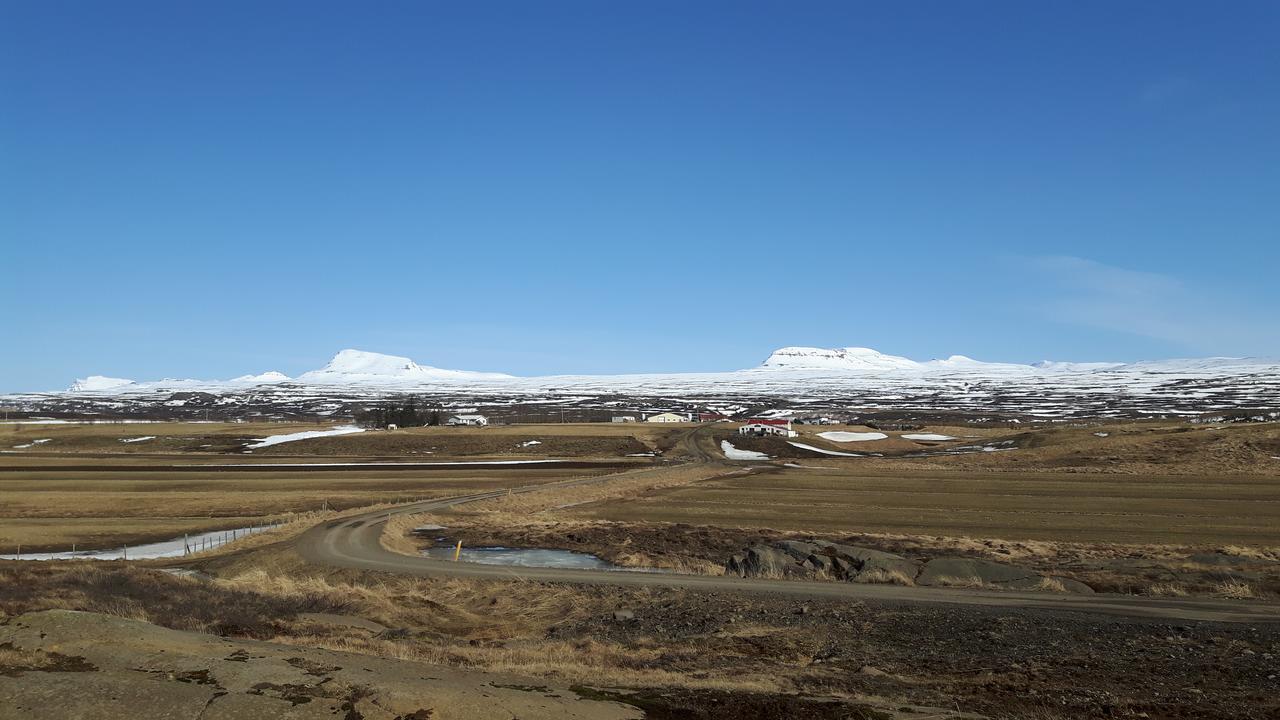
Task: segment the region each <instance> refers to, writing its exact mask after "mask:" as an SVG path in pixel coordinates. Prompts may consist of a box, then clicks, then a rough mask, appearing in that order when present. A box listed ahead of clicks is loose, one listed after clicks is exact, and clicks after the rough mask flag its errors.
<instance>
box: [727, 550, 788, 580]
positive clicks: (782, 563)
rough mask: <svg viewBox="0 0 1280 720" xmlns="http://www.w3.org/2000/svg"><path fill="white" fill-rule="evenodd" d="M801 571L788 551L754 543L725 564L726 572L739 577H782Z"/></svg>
mask: <svg viewBox="0 0 1280 720" xmlns="http://www.w3.org/2000/svg"><path fill="white" fill-rule="evenodd" d="M799 571H800V565H799V564H798V563H797V562H796V561H795V559H793V558H792V557H791V555H789V554H788V553H787V552H786V551H783V550H779V549H777V548H772V547H769V546H767V545H752V546H751V547H749V548H747V550H746V552H744V553H740V554H738V555H734V556H733V557H731V558H729V562H728V563H726V564H725V572H726V573H729V574H732V575H737V576H738V577H761V576H763V577H781V576H783V575H788V574H795V573H797V572H799Z"/></svg>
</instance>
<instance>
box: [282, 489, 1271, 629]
mask: <svg viewBox="0 0 1280 720" xmlns="http://www.w3.org/2000/svg"><path fill="white" fill-rule="evenodd" d="M605 479H606V478H598V477H596V478H583V479H580V480H573V481H568V482H566V483H563V484H564V485H576V484H587V483H593V482H601V481H603V480H605ZM541 487H543V488H545V487H546V486H545V485H544V486H541ZM535 489H538V488H537V487H530V488H527V489H516V490H513V491H512V492H516V493H519V492H528V491H531V490H535ZM506 493H507V491H505V490H501V491H494V492H485V493H477V494H474V495H463V496H458V497H453V498H445V499H440V500H432V501H427V502H422V503H415V504H413V505H406V506H404V507H402V508H398V509H396V510H394V511H391V512H387V511H379V512H375V513H368V514H365V515H360V516H356V517H351V518H347V519H344V520H339V521H333V522H329V523H326V524H323V525H320V526H317V527H315V528H313V529H312V530H309V531H308V532H306V533H305V534H303V535H302V536H301V537H300V538H298V540H297V541H296V549H297V551H298V553H299V554H300V555H302V557H303V558H305V559H306V560H308V561H310V562H314V563H317V564H322V565H329V566H334V567H342V568H353V569H361V570H376V571H381V572H391V573H401V574H408V575H424V576H425V575H443V576H452V577H472V578H489V579H502V578H512V579H515V578H518V579H523V580H535V581H544V582H562V583H580V584H604V585H636V586H649V587H676V588H688V589H695V590H711V591H722V592H735V593H771V594H782V595H791V596H796V597H817V598H847V599H850V600H874V601H880V602H888V603H950V604H960V605H985V606H996V607H1009V608H1015V607H1017V608H1039V609H1046V610H1066V611H1079V612H1089V613H1101V614H1107V615H1118V616H1123V617H1131V618H1152V619H1165V620H1204V621H1215V622H1255V623H1256V622H1280V605H1277V604H1274V603H1263V602H1246V601H1235V600H1213V599H1185V598H1184V599H1165V598H1151V597H1141V596H1130V595H1108V594H1097V595H1059V594H1053V593H1043V592H1040V593H1026V592H1005V591H983V590H961V589H937V588H921V587H902V586H897V585H866V584H855V583H838V582H803V581H792V580H764V579H744V578H736V577H715V576H705V575H678V574H674V573H645V572H625V571H617V572H608V571H595V570H575V569H564V568H526V567H509V566H497V565H480V564H475V563H462V562H456V563H455V562H446V561H439V560H432V559H429V558H426V557H411V556H407V555H401V554H399V553H394V552H391V551H390V550H387V549H385V548H383V547H382V544H381V542H380V539H381V536H382V532H383V527H384V525H385V524H386V522H387V520H388V519H390V518H391V517H392V516H393V515H399V514H413V513H420V512H429V511H436V510H442V509H444V508H447V507H450V506H453V505H460V504H462V503H468V502H475V501H477V500H485V499H489V498H494V497H500V496H502V495H505V494H506Z"/></svg>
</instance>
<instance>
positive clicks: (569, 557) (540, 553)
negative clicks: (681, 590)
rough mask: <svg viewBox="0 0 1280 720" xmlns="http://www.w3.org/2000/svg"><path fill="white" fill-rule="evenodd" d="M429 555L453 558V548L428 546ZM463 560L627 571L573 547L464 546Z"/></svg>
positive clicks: (528, 565)
mask: <svg viewBox="0 0 1280 720" xmlns="http://www.w3.org/2000/svg"><path fill="white" fill-rule="evenodd" d="M426 554H427V557H429V558H434V559H436V560H452V559H453V548H452V547H449V546H448V545H443V546H436V547H433V548H428V549H427V552H426ZM458 560H459V561H460V562H471V563H479V564H481V565H514V566H518V567H549V568H579V569H583V570H625V569H628V568H622V567H619V566H617V565H614V564H613V563H611V562H609V561H608V560H601V559H600V558H598V557H596V556H595V555H591V554H589V553H580V552H573V551H572V550H547V549H544V548H507V547H474V548H466V547H464V548H462V554H461V555H459V556H458Z"/></svg>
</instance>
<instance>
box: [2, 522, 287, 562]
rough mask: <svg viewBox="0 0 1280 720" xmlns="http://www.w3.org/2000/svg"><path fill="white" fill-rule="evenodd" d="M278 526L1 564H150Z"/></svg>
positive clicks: (36, 556) (31, 557) (33, 555)
mask: <svg viewBox="0 0 1280 720" xmlns="http://www.w3.org/2000/svg"><path fill="white" fill-rule="evenodd" d="M274 527H276V526H275V525H258V526H255V527H247V528H236V529H234V530H215V531H213V532H207V533H200V534H199V535H187V536H185V537H179V538H174V539H172V540H165V541H164V542H157V543H147V544H146V545H130V546H129V547H127V548H112V549H110V550H77V551H75V552H71V551H67V552H45V553H22V555H21V556H16V555H0V560H148V559H152V558H169V557H182V556H183V555H186V554H187V551H188V550H190V551H191V552H200V551H201V550H212V549H213V548H215V547H219V546H221V545H225V544H227V543H229V542H234V541H236V540H239V539H241V538H245V537H248V536H250V535H256V534H258V533H260V532H262V531H264V530H270V529H271V528H274Z"/></svg>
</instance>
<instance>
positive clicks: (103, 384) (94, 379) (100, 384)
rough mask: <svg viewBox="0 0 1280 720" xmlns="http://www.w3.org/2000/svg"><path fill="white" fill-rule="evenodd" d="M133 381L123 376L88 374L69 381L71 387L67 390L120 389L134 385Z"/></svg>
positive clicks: (94, 390)
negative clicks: (71, 381) (85, 376)
mask: <svg viewBox="0 0 1280 720" xmlns="http://www.w3.org/2000/svg"><path fill="white" fill-rule="evenodd" d="M134 384H136V383H134V381H132V380H125V379H124V378H113V377H106V376H103V375H90V376H89V377H87V378H80V379H79V380H76V381H75V382H73V383H71V387H69V388H67V392H97V391H101V390H120V389H122V388H124V387H127V386H129V385H134Z"/></svg>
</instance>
